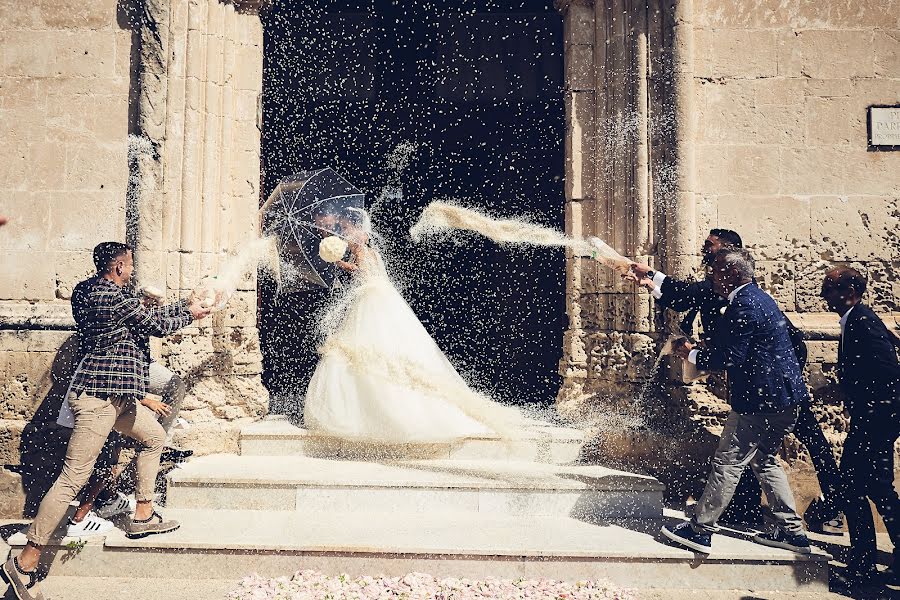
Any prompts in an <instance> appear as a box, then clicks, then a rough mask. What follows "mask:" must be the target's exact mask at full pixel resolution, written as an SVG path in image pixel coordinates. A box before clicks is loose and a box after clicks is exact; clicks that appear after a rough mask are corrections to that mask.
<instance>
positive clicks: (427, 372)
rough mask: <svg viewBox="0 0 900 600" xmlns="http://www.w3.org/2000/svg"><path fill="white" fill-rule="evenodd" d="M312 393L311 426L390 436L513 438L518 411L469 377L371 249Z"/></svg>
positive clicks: (340, 310)
mask: <svg viewBox="0 0 900 600" xmlns="http://www.w3.org/2000/svg"><path fill="white" fill-rule="evenodd" d="M362 256H363V258H362V260H361V262H360V265H359V269H358V271H357V272H356V273H355V276H354V283H353V285H352V286H351V287H350V290H349V291H348V292H347V294H346V296H345V297H344V298H343V300H342V302H341V303H340V305H339V306H338V307H336V308H335V309H333V310H332V312H331V314H330V315H329V316H328V317H326V322H328V321H329V320H330V321H331V322H332V323H333V325H332V326H331V327H330V333H329V334H328V336H327V338H326V339H325V342H324V343H323V345H322V347H321V348H320V352H321V359H320V360H319V364H318V365H317V367H316V370H315V373H314V374H313V377H312V380H311V381H310V383H309V387H308V389H307V392H306V402H305V406H304V411H303V419H304V423H305V425H306V427H307V428H309V429H310V430H314V431H324V432H327V433H330V434H333V435H337V436H340V437H346V438H354V439H359V440H370V441H375V442H382V443H406V442H439V441H447V440H452V439H457V438H462V437H467V436H479V435H499V436H501V437H505V436H507V435H509V434H511V432H512V431H514V430H515V429H517V428H518V427H519V423H520V421H521V416H520V415H519V413H518V411H517V410H515V409H513V408H510V407H506V406H503V405H500V404H498V403H496V402H492V401H491V400H490V399H488V398H487V397H485V396H483V395H481V394H479V393H477V392H475V391H474V390H472V389H471V388H469V386H468V385H467V384H466V382H465V380H464V379H463V378H462V377H461V376H460V375H459V373H457V371H456V369H455V368H454V367H453V365H452V364H451V363H450V361H449V360H447V357H446V356H444V353H443V352H441V350H440V348H438V346H437V344H436V343H435V342H434V340H433V339H432V338H431V336H430V335H429V334H428V332H427V331H426V330H425V328H424V327H423V326H422V323H421V322H420V321H419V319H418V318H417V317H416V315H415V313H413V311H412V309H411V308H410V307H409V305H408V304H407V303H406V301H405V300H404V299H403V297H402V296H401V295H400V293H399V292H398V291H397V289H396V288H395V287H394V285H393V283H392V282H391V280H390V279H389V277H388V275H387V273H386V271H385V267H384V263H383V262H382V260H381V257H380V256H379V254H378V253H377V252H376V251H374V250H372V249H365V250H364V252H363V255H362Z"/></svg>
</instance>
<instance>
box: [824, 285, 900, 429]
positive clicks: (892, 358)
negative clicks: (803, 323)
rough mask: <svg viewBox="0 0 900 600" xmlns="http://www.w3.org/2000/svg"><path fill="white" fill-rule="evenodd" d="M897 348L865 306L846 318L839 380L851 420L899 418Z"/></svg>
mask: <svg viewBox="0 0 900 600" xmlns="http://www.w3.org/2000/svg"><path fill="white" fill-rule="evenodd" d="M898 346H900V341H898V340H897V338H896V336H894V335H893V334H892V333H891V332H890V331H888V328H887V327H886V326H885V324H884V323H883V322H882V321H881V319H879V318H878V315H876V314H875V313H874V311H872V309H871V308H869V307H868V306H866V305H865V304H862V303H859V304H857V305H856V306H855V307H853V309H852V310H851V311H850V314H849V315H847V322H846V323H845V324H844V332H843V333H842V334H841V341H840V344H839V346H838V377H839V378H840V381H841V389H842V390H843V391H844V395H845V396H846V398H847V401H846V407H847V411H848V412H849V413H850V417H851V418H853V419H857V418H859V419H868V418H874V419H896V418H897V413H898V412H900V411H898V408H900V364H898V361H897V350H896V349H897V347H898Z"/></svg>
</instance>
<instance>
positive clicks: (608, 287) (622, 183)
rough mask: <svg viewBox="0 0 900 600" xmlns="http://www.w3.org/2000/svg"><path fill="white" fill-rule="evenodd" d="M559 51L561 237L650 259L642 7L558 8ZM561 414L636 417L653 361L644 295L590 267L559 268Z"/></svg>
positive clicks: (613, 3) (580, 263) (626, 3)
mask: <svg viewBox="0 0 900 600" xmlns="http://www.w3.org/2000/svg"><path fill="white" fill-rule="evenodd" d="M558 8H559V9H560V10H561V11H562V12H563V14H564V18H565V37H564V39H565V44H566V51H565V56H566V100H567V131H566V138H567V143H566V164H567V171H566V178H567V181H566V206H567V210H566V215H567V232H568V233H569V234H570V235H575V236H588V235H596V236H598V237H600V238H601V239H603V240H605V241H606V242H607V243H609V244H610V245H611V246H612V247H613V248H615V249H616V250H617V251H618V252H620V253H621V254H623V255H625V256H629V257H634V258H635V259H637V260H647V255H648V254H650V253H651V252H652V251H653V245H654V243H655V239H654V235H655V232H654V231H655V229H654V211H653V208H652V203H651V183H650V179H651V178H650V169H651V164H650V152H649V148H650V127H649V79H648V78H649V73H650V66H649V59H650V58H649V57H650V55H649V48H648V23H649V15H648V12H649V11H650V8H648V5H647V3H646V2H638V1H636V0H635V1H632V0H605V1H598V2H596V3H594V2H585V1H579V2H575V1H572V2H559V3H558ZM567 263H568V264H567V282H568V283H567V312H568V315H569V328H568V330H567V332H566V334H565V355H564V357H563V361H562V364H561V374H562V375H563V377H564V381H563V386H562V388H561V390H560V394H559V397H558V405H559V409H560V410H561V411H563V412H569V411H573V412H575V413H578V412H582V411H585V412H590V411H595V410H598V409H599V410H601V411H602V412H605V413H609V412H617V413H623V414H632V413H638V412H640V410H639V409H638V407H637V406H636V402H635V398H636V396H637V393H638V390H639V388H640V387H641V386H642V385H643V383H644V382H645V381H646V379H647V378H648V377H649V375H650V373H649V363H650V361H652V358H653V355H654V354H655V341H654V336H655V334H654V329H655V325H654V322H653V318H652V312H651V303H650V298H649V295H647V294H646V293H643V292H637V291H635V290H634V289H633V287H632V286H631V285H623V283H622V282H621V280H620V278H619V277H618V275H617V274H615V273H612V272H611V271H609V270H608V269H606V268H604V267H601V266H600V265H599V264H598V263H596V262H594V261H591V260H589V259H582V258H577V257H574V256H570V257H569V259H568V261H567Z"/></svg>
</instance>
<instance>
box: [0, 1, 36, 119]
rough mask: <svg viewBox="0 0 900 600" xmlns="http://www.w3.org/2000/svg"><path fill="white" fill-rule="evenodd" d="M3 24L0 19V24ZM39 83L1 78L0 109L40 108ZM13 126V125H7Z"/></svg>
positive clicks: (26, 79) (29, 80)
mask: <svg viewBox="0 0 900 600" xmlns="http://www.w3.org/2000/svg"><path fill="white" fill-rule="evenodd" d="M2 22H3V19H2V17H0V23H2ZM4 75H5V74H4ZM39 85H40V82H39V81H38V80H36V79H30V78H24V77H23V78H16V77H5V76H4V77H3V78H2V79H0V108H2V109H4V110H16V109H25V110H27V111H34V110H35V108H36V107H40V106H41V100H42V98H41V95H40V93H39ZM9 124H10V125H13V123H9Z"/></svg>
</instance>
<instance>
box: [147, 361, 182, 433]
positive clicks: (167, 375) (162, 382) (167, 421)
mask: <svg viewBox="0 0 900 600" xmlns="http://www.w3.org/2000/svg"><path fill="white" fill-rule="evenodd" d="M147 392H148V393H150V394H153V395H155V396H160V397H161V398H162V401H163V402H165V403H166V404H168V405H169V408H171V409H172V412H170V413H169V416H168V417H166V418H164V419H162V420H161V421H160V423H162V426H163V429H165V430H166V433H168V432H169V429H171V428H172V423H174V422H175V419H177V418H178V412H179V411H180V410H181V404H182V403H183V402H184V395H185V392H186V388H185V386H184V381H182V380H181V377H179V376H178V375H176V374H175V373H174V372H173V371H172V370H170V369H168V368H166V367H164V366H163V365H161V364H159V363H158V362H155V361H154V362H152V363H150V381H149V383H148V385H147Z"/></svg>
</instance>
